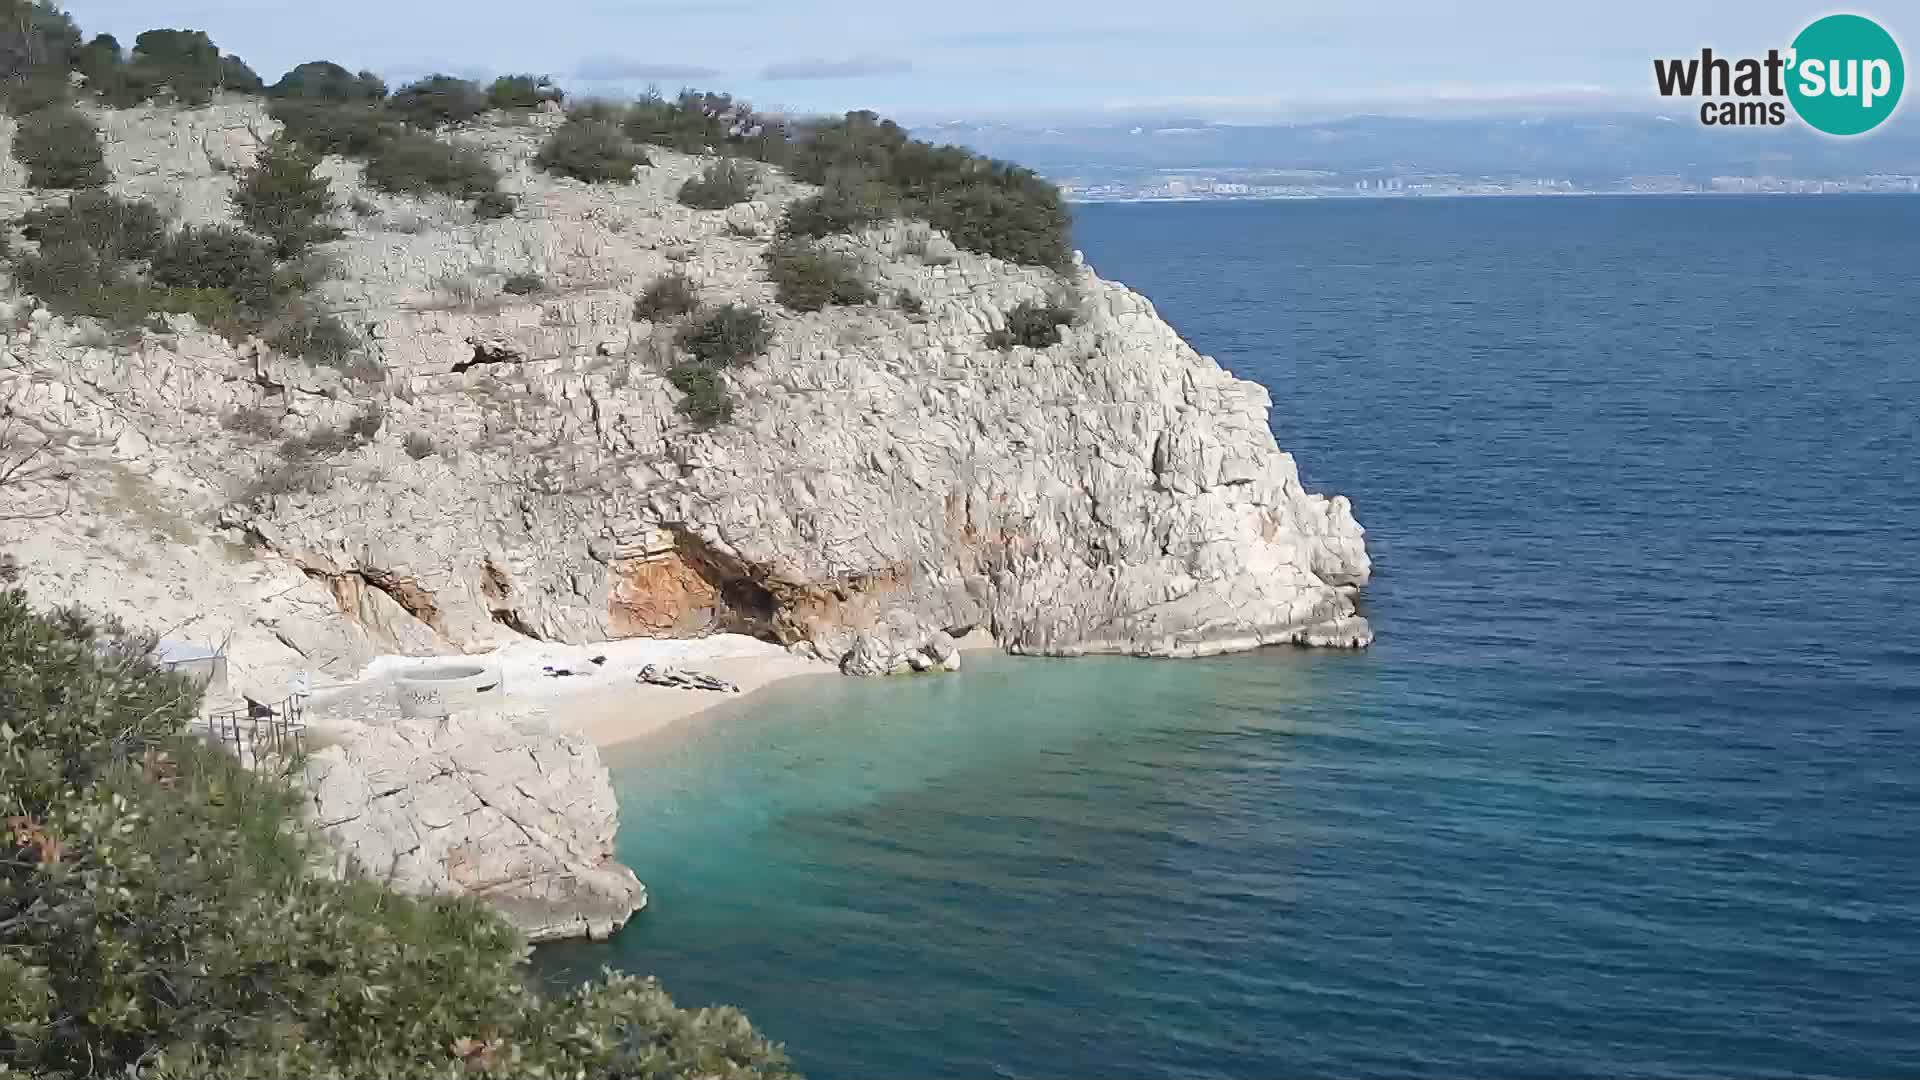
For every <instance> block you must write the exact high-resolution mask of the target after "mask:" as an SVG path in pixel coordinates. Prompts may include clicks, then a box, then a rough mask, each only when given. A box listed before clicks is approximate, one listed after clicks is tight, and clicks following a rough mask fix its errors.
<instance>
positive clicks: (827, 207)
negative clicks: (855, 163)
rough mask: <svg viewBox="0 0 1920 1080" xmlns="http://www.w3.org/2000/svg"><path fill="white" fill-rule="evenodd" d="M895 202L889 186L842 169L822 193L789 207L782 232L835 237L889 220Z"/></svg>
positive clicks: (783, 221)
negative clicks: (835, 235) (836, 234)
mask: <svg viewBox="0 0 1920 1080" xmlns="http://www.w3.org/2000/svg"><path fill="white" fill-rule="evenodd" d="M892 203H893V200H892V196H891V195H890V193H889V192H888V191H887V189H886V186H885V185H884V184H881V183H879V182H877V181H874V180H872V179H870V178H869V177H867V176H866V175H865V174H863V173H859V172H854V171H851V170H844V169H843V170H840V171H838V172H835V173H834V174H833V175H832V176H830V177H828V178H827V183H826V186H825V187H823V188H822V189H821V190H820V194H818V195H813V196H809V197H808V198H805V199H796V200H794V201H793V202H792V203H790V204H788V206H787V213H786V216H785V217H784V218H782V219H781V223H780V231H781V232H782V233H785V234H786V235H788V236H814V237H819V236H832V235H833V234H835V233H847V232H854V231H856V230H859V229H864V228H866V227H867V226H869V225H872V224H873V223H874V222H877V221H880V220H883V219H885V218H887V217H890V216H891V215H892V214H893V213H894V210H893V206H892Z"/></svg>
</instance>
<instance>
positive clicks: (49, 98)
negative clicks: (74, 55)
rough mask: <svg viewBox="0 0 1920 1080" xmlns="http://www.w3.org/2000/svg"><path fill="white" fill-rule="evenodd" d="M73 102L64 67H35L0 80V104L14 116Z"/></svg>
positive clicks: (71, 90) (71, 88)
mask: <svg viewBox="0 0 1920 1080" xmlns="http://www.w3.org/2000/svg"><path fill="white" fill-rule="evenodd" d="M72 102H73V87H72V85H71V84H70V83H68V81H67V69H66V68H54V67H44V68H35V69H34V70H32V71H29V72H26V73H24V74H22V75H21V76H19V77H18V78H14V79H8V80H6V81H5V82H0V105H4V106H5V107H6V110H7V112H9V113H11V114H12V115H14V116H26V115H28V114H30V113H36V112H39V111H40V110H42V109H50V108H53V107H55V106H59V105H68V104H71V103H72Z"/></svg>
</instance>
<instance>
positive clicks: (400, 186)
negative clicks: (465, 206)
mask: <svg viewBox="0 0 1920 1080" xmlns="http://www.w3.org/2000/svg"><path fill="white" fill-rule="evenodd" d="M366 177H367V183H369V184H372V185H373V186H374V187H375V188H378V189H379V190H381V191H386V192H392V193H405V194H412V195H420V194H425V193H427V192H439V193H441V194H443V195H451V196H454V197H455V198H473V197H474V196H477V195H484V194H485V193H487V192H489V191H493V190H495V189H496V188H497V187H498V185H499V183H500V174H499V173H497V172H495V171H494V168H493V166H492V165H490V164H488V162H487V159H486V155H484V154H482V153H480V152H479V151H478V150H475V149H472V148H470V147H466V146H455V145H454V144H452V143H446V142H442V141H440V140H439V139H436V138H433V137H432V136H429V135H419V134H414V133H412V132H405V133H401V134H398V135H395V136H394V137H393V138H391V139H388V140H387V141H385V142H383V143H381V144H380V145H379V146H378V147H377V148H375V150H374V152H373V156H372V157H371V158H369V159H368V161H367V168H366Z"/></svg>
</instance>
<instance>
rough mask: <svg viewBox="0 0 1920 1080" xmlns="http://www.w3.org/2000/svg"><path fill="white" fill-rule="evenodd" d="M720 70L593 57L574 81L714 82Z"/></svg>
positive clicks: (576, 68) (575, 71)
mask: <svg viewBox="0 0 1920 1080" xmlns="http://www.w3.org/2000/svg"><path fill="white" fill-rule="evenodd" d="M719 74H720V70H719V69H718V68H710V67H701V66H699V65H697V64H651V63H648V62H646V61H645V60H638V59H635V58H633V57H631V56H589V57H587V58H586V59H584V60H582V61H580V62H579V63H578V64H576V65H574V68H573V77H574V78H576V79H585V80H586V81H587V82H630V81H631V82H638V81H639V80H641V79H711V78H714V77H715V76H717V75H719Z"/></svg>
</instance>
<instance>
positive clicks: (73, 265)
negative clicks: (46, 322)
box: [13, 191, 165, 326]
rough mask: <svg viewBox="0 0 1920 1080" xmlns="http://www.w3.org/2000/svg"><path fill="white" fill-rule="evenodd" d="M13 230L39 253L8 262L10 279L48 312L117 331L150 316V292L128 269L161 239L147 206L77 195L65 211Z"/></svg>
mask: <svg viewBox="0 0 1920 1080" xmlns="http://www.w3.org/2000/svg"><path fill="white" fill-rule="evenodd" d="M17 224H18V226H19V228H20V231H21V232H22V234H23V235H25V236H26V237H27V239H29V240H33V241H35V242H37V243H38V244H39V246H40V250H39V251H37V252H35V253H32V254H24V255H21V256H19V257H18V258H16V259H15V260H14V263H13V274H14V280H15V282H16V283H17V284H18V285H19V287H20V288H21V289H23V290H25V291H26V292H29V293H31V294H33V295H34V296H35V297H37V298H39V300H40V302H41V303H43V304H45V305H46V306H47V307H48V309H50V310H52V311H54V312H57V313H59V314H62V315H91V316H94V317H96V318H101V319H106V320H108V321H110V322H112V323H114V324H116V325H120V326H131V325H134V324H136V323H138V322H139V321H140V320H141V319H143V318H145V317H146V314H147V312H148V311H151V310H152V304H151V297H150V295H149V290H148V289H147V288H146V286H145V285H144V284H142V283H141V282H140V281H139V279H138V278H136V277H135V276H134V275H133V273H132V265H131V264H133V263H135V262H138V261H140V260H143V259H147V258H149V257H151V256H152V255H153V253H154V252H155V251H157V250H158V249H159V247H160V243H161V240H162V238H163V237H164V235H165V229H164V223H163V221H162V219H161V217H160V212H159V211H158V210H156V209H154V208H153V206H152V204H150V203H145V202H136V201H129V200H125V199H120V198H117V197H115V196H112V195H108V194H106V193H104V192H95V191H86V192H77V193H75V194H74V195H72V196H70V197H69V198H68V199H67V202H66V203H65V205H51V206H44V207H41V208H40V209H38V210H34V211H32V212H30V213H28V214H26V215H24V216H22V217H21V218H20V220H19V221H18V222H17Z"/></svg>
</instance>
